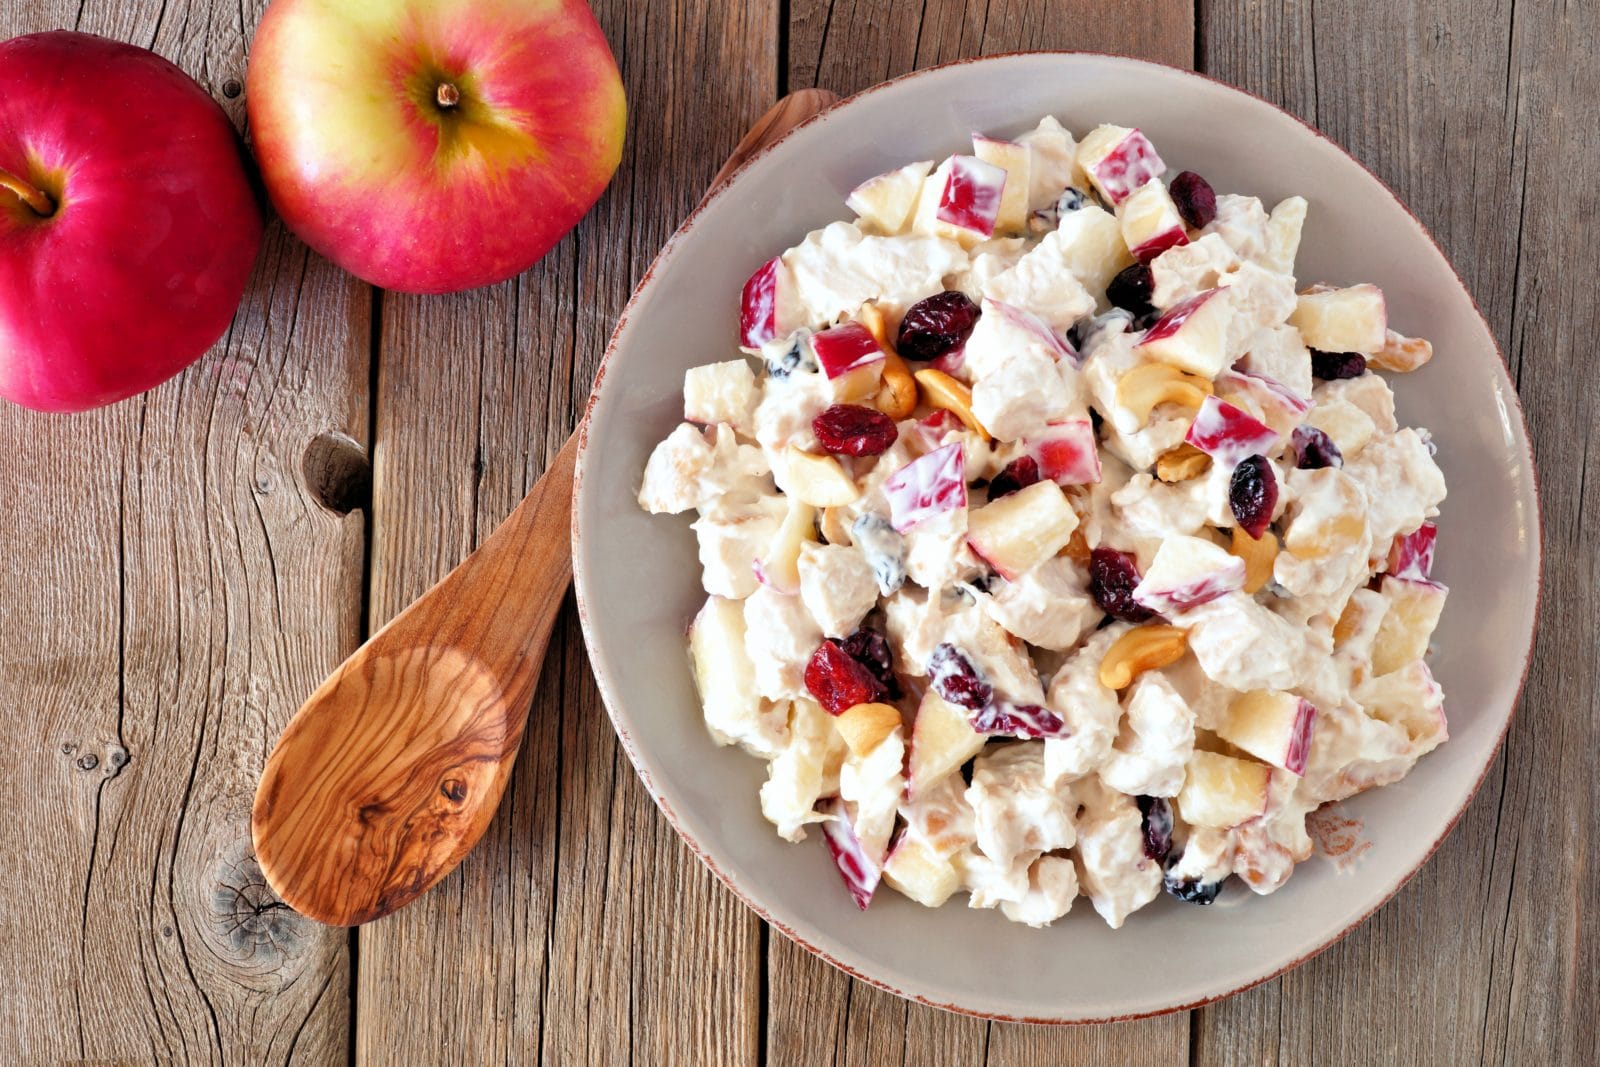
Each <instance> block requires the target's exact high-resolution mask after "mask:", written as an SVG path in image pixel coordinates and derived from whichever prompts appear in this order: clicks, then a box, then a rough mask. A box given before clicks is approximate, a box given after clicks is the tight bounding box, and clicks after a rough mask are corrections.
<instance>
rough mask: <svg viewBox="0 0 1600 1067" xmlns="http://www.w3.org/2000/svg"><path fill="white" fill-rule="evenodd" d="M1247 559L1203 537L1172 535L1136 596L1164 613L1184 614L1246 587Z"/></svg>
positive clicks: (1164, 541) (1157, 554)
mask: <svg viewBox="0 0 1600 1067" xmlns="http://www.w3.org/2000/svg"><path fill="white" fill-rule="evenodd" d="M1244 580H1245V564H1244V560H1242V559H1240V558H1238V557H1237V556H1234V555H1232V554H1230V553H1229V552H1228V551H1227V550H1226V549H1224V548H1221V547H1219V546H1218V545H1215V544H1213V543H1212V542H1210V541H1208V540H1206V539H1205V538H1203V537H1187V536H1183V535H1172V536H1169V537H1167V538H1165V539H1164V540H1163V541H1162V542H1161V547H1160V548H1158V549H1156V554H1155V558H1154V559H1152V560H1151V561H1150V566H1149V567H1147V568H1145V572H1144V577H1143V578H1142V579H1141V580H1140V581H1139V584H1138V585H1137V586H1135V587H1134V590H1133V599H1134V600H1136V601H1138V602H1139V603H1140V604H1143V605H1144V606H1145V607H1147V608H1149V609H1150V610H1151V611H1154V612H1158V613H1160V614H1163V615H1165V614H1181V613H1182V612H1185V611H1188V610H1189V609H1190V608H1193V607H1198V606H1200V605H1201V604H1205V603H1208V602H1210V601H1212V600H1215V599H1217V598H1218V597H1220V596H1224V595H1226V594H1228V593H1231V592H1233V591H1234V590H1236V589H1243V588H1244Z"/></svg>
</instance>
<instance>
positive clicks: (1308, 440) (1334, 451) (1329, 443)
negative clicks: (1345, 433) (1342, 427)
mask: <svg viewBox="0 0 1600 1067" xmlns="http://www.w3.org/2000/svg"><path fill="white" fill-rule="evenodd" d="M1289 449H1290V451H1291V452H1293V453H1294V457H1295V466H1296V467H1299V468H1300V469H1301V470H1303V471H1315V470H1321V469H1322V468H1323V467H1342V466H1344V454H1343V453H1342V452H1340V451H1339V446H1338V445H1336V444H1334V443H1333V438H1331V437H1329V436H1328V435H1327V434H1325V433H1323V432H1322V431H1321V430H1319V429H1317V428H1316V427H1315V426H1296V427H1295V430H1294V436H1293V437H1291V438H1290V439H1289Z"/></svg>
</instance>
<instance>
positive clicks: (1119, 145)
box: [1078, 126, 1167, 206]
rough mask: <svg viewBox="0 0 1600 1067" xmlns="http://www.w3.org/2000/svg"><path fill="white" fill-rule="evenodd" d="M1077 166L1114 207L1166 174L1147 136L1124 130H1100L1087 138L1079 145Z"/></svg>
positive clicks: (1107, 128) (1115, 127) (1108, 128)
mask: <svg viewBox="0 0 1600 1067" xmlns="http://www.w3.org/2000/svg"><path fill="white" fill-rule="evenodd" d="M1078 166H1080V167H1082V168H1083V171H1084V173H1085V174H1087V175H1088V176H1089V181H1091V182H1093V183H1094V187H1095V188H1096V189H1097V190H1099V192H1100V195H1101V196H1103V197H1105V198H1106V202H1107V203H1109V204H1111V205H1113V206H1115V205H1117V204H1120V203H1122V202H1123V201H1124V200H1126V199H1127V198H1128V197H1130V196H1132V195H1133V193H1134V191H1135V190H1136V189H1138V188H1139V187H1140V186H1141V185H1143V184H1145V183H1146V182H1148V181H1151V180H1153V179H1155V178H1159V177H1161V175H1163V174H1165V173H1166V170H1167V165H1166V164H1165V163H1163V162H1162V161H1161V157H1160V156H1158V155H1157V154H1156V150H1155V147H1154V146H1153V145H1152V144H1151V143H1150V142H1149V141H1148V140H1147V139H1146V138H1145V135H1144V134H1142V133H1140V132H1139V131H1138V130H1130V129H1127V128H1126V127H1123V126H1100V127H1097V128H1096V129H1095V130H1094V131H1093V132H1091V133H1090V134H1089V136H1087V137H1085V138H1084V139H1083V143H1082V144H1080V145H1078Z"/></svg>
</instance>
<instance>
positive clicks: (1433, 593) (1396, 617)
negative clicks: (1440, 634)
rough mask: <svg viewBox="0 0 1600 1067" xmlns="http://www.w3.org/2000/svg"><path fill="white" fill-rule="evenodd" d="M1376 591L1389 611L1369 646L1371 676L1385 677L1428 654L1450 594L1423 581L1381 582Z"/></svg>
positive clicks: (1403, 579) (1443, 588) (1409, 579)
mask: <svg viewBox="0 0 1600 1067" xmlns="http://www.w3.org/2000/svg"><path fill="white" fill-rule="evenodd" d="M1378 591H1379V592H1381V593H1382V594H1383V596H1384V598H1385V599H1386V600H1388V601H1389V610H1388V611H1386V612H1384V615H1383V623H1382V625H1380V626H1379V627H1378V637H1377V640H1375V641H1374V642H1373V644H1372V673H1374V674H1388V673H1390V672H1391V671H1397V670H1399V669H1400V668H1401V667H1403V666H1405V665H1406V664H1407V663H1409V662H1411V661H1412V660H1420V659H1421V658H1422V657H1423V656H1425V655H1426V654H1427V652H1428V641H1429V640H1430V639H1431V638H1432V637H1433V631H1434V628H1435V627H1437V626H1438V625H1439V616H1440V614H1441V613H1442V612H1443V611H1444V601H1445V597H1446V596H1448V595H1449V593H1450V590H1448V589H1446V588H1445V587H1444V586H1442V585H1440V584H1438V583H1437V582H1430V581H1428V580H1427V579H1425V578H1422V579H1418V578H1384V580H1383V582H1382V583H1381V584H1380V586H1379V587H1378Z"/></svg>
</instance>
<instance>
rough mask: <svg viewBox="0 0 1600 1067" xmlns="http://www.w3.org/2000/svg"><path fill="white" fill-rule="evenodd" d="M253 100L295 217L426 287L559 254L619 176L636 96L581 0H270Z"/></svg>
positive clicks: (332, 248) (252, 74)
mask: <svg viewBox="0 0 1600 1067" xmlns="http://www.w3.org/2000/svg"><path fill="white" fill-rule="evenodd" d="M247 99H248V105H249V114H250V128H251V136H252V139H253V141H254V145H255V150H256V156H257V159H258V161H259V163H260V166H261V172H262V176H263V178H264V180H265V182H266V186H267V191H268V193H269V195H270V196H271V198H272V202H273V205H274V206H275V207H276V208H277V210H278V212H279V214H280V215H282V217H283V219H284V222H285V223H287V224H288V226H289V228H290V229H292V230H293V231H294V232H295V233H296V234H298V235H299V236H300V237H301V238H302V239H303V240H305V242H306V243H307V244H309V245H310V246H311V247H312V248H314V249H316V250H317V251H319V252H321V253H322V254H323V255H325V256H327V257H328V258H329V259H331V260H333V261H334V262H335V263H337V264H339V265H340V266H342V267H344V268H345V269H346V270H349V271H350V272H351V273H353V274H356V275H357V276H359V277H361V278H363V279H365V280H366V281H369V282H371V283H373V284H374V285H379V286H382V287H384V288H388V289H399V290H404V291H408V292H422V293H438V292H450V291H454V290H458V289H468V288H473V287H476V286H481V285H489V284H492V283H494V282H498V281H501V280H502V279H505V278H508V277H510V276H511V275H513V274H517V273H518V272H520V271H522V270H525V269H526V268H528V267H529V266H531V265H532V264H533V263H534V262H535V261H536V260H538V259H539V258H540V257H541V256H543V255H544V254H545V253H546V252H547V251H549V250H550V248H551V247H552V246H553V245H554V244H555V243H556V242H557V241H558V240H560V239H561V237H562V236H563V235H564V234H565V233H566V232H567V231H568V230H570V229H571V228H572V227H573V226H574V225H575V224H576V223H577V221H578V219H580V218H581V217H582V216H583V214H584V213H585V212H587V211H588V210H589V208H590V207H591V206H592V205H593V204H594V202H595V201H596V200H597V199H598V198H599V196H600V193H601V191H602V190H604V189H605V187H606V184H607V182H609V181H610V179H611V175H612V173H613V172H614V171H615V170H616V167H617V163H618V162H619V161H620V159H621V155H622V136H623V126H624V121H625V110H626V109H625V104H624V100H623V91H622V81H621V78H620V76H619V74H618V72H617V64H616V60H615V59H614V58H613V57H612V55H611V50H610V48H609V47H608V46H607V44H606V40H605V37H604V35H603V34H602V33H601V31H600V27H599V26H598V25H597V24H596V23H595V20H594V16H593V14H592V13H591V12H590V10H589V8H588V7H587V6H586V5H585V4H584V3H583V2H582V0H274V3H273V4H272V5H271V6H270V7H269V8H268V9H267V12H266V15H265V16H264V17H263V18H262V20H261V25H260V28H259V29H258V30H257V31H256V37H255V42H254V44H253V45H252V47H251V54H250V68H249V76H248V84H247Z"/></svg>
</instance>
